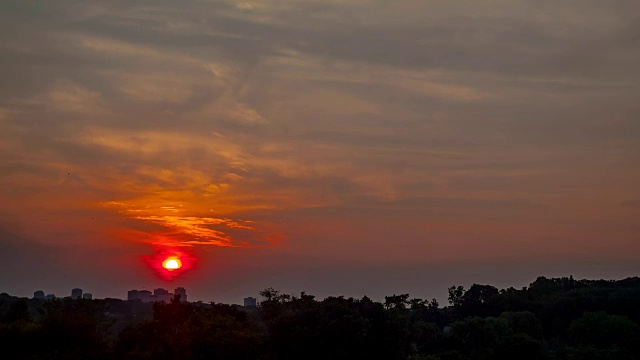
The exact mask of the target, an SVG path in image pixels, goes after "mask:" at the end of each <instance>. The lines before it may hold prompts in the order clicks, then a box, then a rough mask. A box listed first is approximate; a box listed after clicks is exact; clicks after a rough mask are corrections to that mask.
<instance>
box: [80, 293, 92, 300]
mask: <svg viewBox="0 0 640 360" xmlns="http://www.w3.org/2000/svg"><path fill="white" fill-rule="evenodd" d="M82 298H83V299H87V300H91V299H93V294H91V293H84V294H82Z"/></svg>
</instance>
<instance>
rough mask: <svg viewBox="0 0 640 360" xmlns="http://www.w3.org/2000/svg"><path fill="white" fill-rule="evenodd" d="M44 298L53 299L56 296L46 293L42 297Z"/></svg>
mask: <svg viewBox="0 0 640 360" xmlns="http://www.w3.org/2000/svg"><path fill="white" fill-rule="evenodd" d="M44 298H45V300H55V299H56V296H55V295H53V294H47V296H45V297H44Z"/></svg>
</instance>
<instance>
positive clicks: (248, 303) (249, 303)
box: [244, 296, 257, 307]
mask: <svg viewBox="0 0 640 360" xmlns="http://www.w3.org/2000/svg"><path fill="white" fill-rule="evenodd" d="M256 305H257V302H256V298H254V297H251V296H249V297H246V298H244V306H245V307H256Z"/></svg>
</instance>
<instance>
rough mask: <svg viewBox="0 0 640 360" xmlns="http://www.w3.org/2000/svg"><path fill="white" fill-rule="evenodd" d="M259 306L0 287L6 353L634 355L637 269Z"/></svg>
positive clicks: (447, 359) (442, 359) (268, 296)
mask: <svg viewBox="0 0 640 360" xmlns="http://www.w3.org/2000/svg"><path fill="white" fill-rule="evenodd" d="M261 295H262V297H263V299H262V302H261V304H260V307H259V308H253V309H252V308H243V307H240V306H234V305H224V304H202V303H180V302H178V301H174V302H171V303H170V304H153V305H148V304H141V303H136V302H122V301H116V300H71V299H62V300H54V301H36V300H28V299H21V298H15V297H10V296H6V294H5V296H0V347H1V349H2V358H7V359H136V360H142V359H153V360H163V359H167V360H174V359H237V360H243V359H247V360H249V359H252V360H253V359H263V360H280V359H282V360H288V359H296V360H297V359H309V360H315V359H318V360H319V359H389V360H394V359H398V360H438V359H439V360H458V359H474V360H475V359H525V360H526V359H572V360H574V359H575V360H578V359H585V360H586V359H616V360H618V359H619V360H627V359H640V325H639V324H640V279H639V278H637V277H634V278H628V279H625V280H620V281H605V280H597V281H593V280H575V279H573V278H572V277H569V278H556V279H547V278H544V277H540V278H538V279H537V280H536V281H535V282H533V283H532V284H530V286H528V287H526V288H523V289H514V288H508V289H502V290H498V289H497V288H495V287H493V286H490V285H478V284H474V285H473V286H471V287H470V288H468V289H465V288H463V287H460V286H454V287H451V288H450V289H449V299H448V300H449V305H448V306H444V307H442V306H440V305H439V304H438V302H437V301H436V300H422V299H416V298H411V297H410V296H409V295H408V294H400V295H393V296H388V297H385V301H384V302H376V301H373V300H371V299H369V298H367V297H363V298H361V299H354V298H344V297H328V298H326V299H324V300H318V299H316V298H315V297H314V296H312V295H308V294H305V293H302V294H300V295H299V296H291V295H287V294H282V293H280V292H278V291H276V290H274V289H267V290H264V291H263V292H262V293H261Z"/></svg>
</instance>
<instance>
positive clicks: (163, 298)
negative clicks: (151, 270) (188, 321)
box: [127, 288, 187, 304]
mask: <svg viewBox="0 0 640 360" xmlns="http://www.w3.org/2000/svg"><path fill="white" fill-rule="evenodd" d="M175 293H176V294H177V295H180V301H181V302H185V301H187V290H186V289H185V288H177V289H176V292H175ZM173 295H174V294H173V293H170V292H169V290H166V289H163V288H157V289H154V290H153V293H151V291H149V290H129V291H128V292H127V300H128V301H141V302H143V303H151V302H165V303H167V304H168V303H170V302H171V300H172V299H173Z"/></svg>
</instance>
